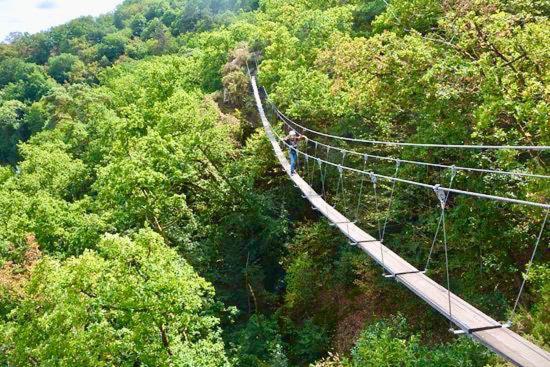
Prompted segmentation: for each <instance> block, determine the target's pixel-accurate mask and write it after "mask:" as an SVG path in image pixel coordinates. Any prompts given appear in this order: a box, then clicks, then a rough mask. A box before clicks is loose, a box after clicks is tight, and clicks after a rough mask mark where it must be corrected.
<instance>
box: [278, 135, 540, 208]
mask: <svg viewBox="0 0 550 367" xmlns="http://www.w3.org/2000/svg"><path fill="white" fill-rule="evenodd" d="M278 138H279V139H280V137H278ZM285 144H286V143H285ZM297 152H298V154H302V155H305V154H307V153H304V152H302V151H300V150H297ZM310 157H311V156H310ZM319 159H320V158H319ZM322 161H323V163H325V164H327V165H331V166H338V164H337V163H333V162H330V161H328V160H322ZM342 168H343V169H345V170H348V171H352V172H357V173H365V174H370V173H371V172H364V171H362V170H359V169H356V168H352V167H347V166H342ZM373 174H374V175H375V176H376V177H378V178H380V179H384V180H387V181H392V180H395V181H398V182H402V183H406V184H409V185H414V186H419V187H424V188H428V189H433V188H434V187H435V185H430V184H426V183H423V182H418V181H412V180H407V179H403V178H393V177H389V176H385V175H381V174H378V173H373ZM440 189H441V190H443V191H446V192H452V193H455V194H462V195H466V196H470V197H477V198H482V199H489V200H495V201H500V202H506V203H513V204H521V205H528V206H534V207H538V208H544V209H549V208H550V205H549V204H542V203H537V202H533V201H527V200H520V199H513V198H508V197H502V196H496V195H488V194H482V193H479V192H473V191H465V190H458V189H452V188H448V187H440Z"/></svg>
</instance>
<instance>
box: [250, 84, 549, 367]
mask: <svg viewBox="0 0 550 367" xmlns="http://www.w3.org/2000/svg"><path fill="white" fill-rule="evenodd" d="M251 81H252V88H253V91H254V97H255V99H256V105H257V107H258V112H259V114H260V118H261V120H262V124H263V126H264V129H265V132H266V134H267V137H268V138H269V140H270V142H271V145H272V146H273V151H274V152H275V155H276V156H277V158H278V159H279V161H280V163H281V165H282V166H283V168H284V170H285V171H286V172H287V174H289V176H290V178H291V180H292V181H293V182H294V184H295V185H296V186H297V187H298V188H299V189H300V190H301V191H302V192H303V193H304V196H305V197H306V198H307V199H308V200H309V201H310V202H311V204H312V205H313V207H314V208H315V209H317V210H318V211H319V212H320V213H321V214H323V215H324V216H325V217H326V218H327V219H328V220H329V221H330V222H331V223H332V224H334V225H335V226H337V227H338V228H339V229H340V231H341V232H342V233H343V234H344V235H345V236H346V237H348V239H349V240H350V241H352V242H354V243H356V244H357V246H358V247H359V248H361V249H362V250H363V251H364V252H366V253H367V254H368V255H369V256H370V257H371V258H373V259H374V261H376V262H377V263H378V264H380V265H381V266H383V267H384V269H385V270H386V271H387V272H388V273H390V274H395V279H396V280H397V281H398V282H400V283H402V284H403V285H405V286H406V287H407V288H409V289H410V290H411V291H412V292H413V293H415V294H416V295H417V296H419V297H420V298H422V299H423V300H424V301H426V302H427V303H428V304H429V305H430V306H432V307H433V308H435V309H436V310H437V311H438V312H439V313H441V314H442V315H443V316H445V317H446V318H448V319H450V318H452V321H453V323H455V324H456V325H457V326H458V327H460V329H462V330H463V331H464V332H465V333H466V334H467V335H469V336H471V337H472V338H474V339H476V340H478V341H479V342H481V343H483V344H484V345H486V346H487V347H489V348H490V349H492V350H493V351H494V352H496V353H498V354H499V355H501V356H503V357H504V358H506V359H508V360H509V361H511V362H512V363H514V364H515V365H517V366H524V367H550V353H548V352H546V351H544V350H543V349H542V348H540V347H538V346H536V345H535V344H533V343H531V342H529V341H528V340H526V339H524V338H522V337H521V336H519V335H518V334H516V333H514V332H513V331H511V330H509V329H508V328H505V327H499V326H500V323H499V322H497V321H496V320H494V319H492V318H491V317H489V316H488V315H486V314H484V313H483V312H481V311H480V310H478V309H476V308H475V307H474V306H472V305H470V304H469V303H468V302H466V301H464V300H463V299H461V298H460V297H458V296H456V295H455V294H452V293H451V307H450V308H451V310H450V311H451V312H449V300H448V293H447V289H446V288H444V287H442V286H441V285H439V284H437V283H436V282H434V281H433V280H432V279H430V278H429V277H427V276H426V275H424V274H423V273H421V272H420V271H419V270H418V269H416V268H415V267H414V266H413V265H411V264H410V263H408V262H407V261H406V260H404V259H402V258H401V257H399V256H398V255H397V254H396V253H394V252H393V251H392V250H390V249H389V248H387V247H386V246H384V245H383V244H382V243H381V242H379V241H377V240H376V239H375V238H374V237H372V236H370V235H369V234H368V233H366V232H365V231H363V230H362V229H361V228H359V227H357V226H356V225H355V224H353V223H352V222H350V220H349V219H347V218H346V217H345V216H344V215H342V214H341V213H340V212H338V211H337V210H336V209H335V208H333V207H332V206H330V204H328V203H327V202H326V201H325V200H323V198H322V197H321V196H320V195H319V194H318V193H317V192H315V191H314V190H313V189H312V188H311V187H310V186H309V185H308V184H307V182H305V181H304V180H303V179H302V178H301V177H300V176H299V175H298V174H294V175H290V165H289V163H288V160H287V159H286V157H285V154H284V152H283V150H282V149H281V147H280V146H279V144H278V142H277V139H276V137H275V135H274V134H273V131H272V129H271V125H270V124H269V121H268V120H267V118H266V116H265V112H264V109H263V106H262V102H261V99H260V95H259V92H258V87H257V85H256V79H255V77H252V78H251ZM382 254H383V255H382ZM400 273H401V274H400ZM494 327H497V328H494ZM480 328H481V329H482V330H478V331H476V330H475V329H480ZM484 328H490V329H484ZM483 329H484V330H483Z"/></svg>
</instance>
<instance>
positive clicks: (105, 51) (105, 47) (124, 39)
mask: <svg viewBox="0 0 550 367" xmlns="http://www.w3.org/2000/svg"><path fill="white" fill-rule="evenodd" d="M128 40H129V38H128V36H127V35H126V34H125V33H124V32H118V33H113V34H109V35H107V36H105V37H104V38H103V40H102V41H101V43H100V44H99V47H98V50H97V51H98V56H99V57H106V58H107V59H108V60H109V61H114V60H115V59H117V58H118V57H119V56H120V55H122V54H123V53H124V49H125V47H126V44H127V43H128Z"/></svg>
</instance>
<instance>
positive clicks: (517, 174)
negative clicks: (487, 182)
mask: <svg viewBox="0 0 550 367" xmlns="http://www.w3.org/2000/svg"><path fill="white" fill-rule="evenodd" d="M279 118H280V119H281V121H282V122H283V123H284V124H285V125H287V126H288V127H290V128H293V127H292V125H291V124H289V123H288V122H287V121H286V120H285V119H284V118H282V117H279ZM306 138H307V140H308V141H310V142H312V143H315V144H316V145H321V146H324V147H330V148H332V149H334V150H338V151H341V152H346V153H347V154H351V155H357V156H364V157H369V158H374V159H379V160H386V161H392V162H401V163H407V164H414V165H418V166H426V167H437V168H445V169H449V168H450V169H456V170H457V171H470V172H481V173H494V174H500V175H510V176H521V177H533V178H543V179H550V176H549V175H540V174H535V173H524V172H510V171H502V170H494V169H488V168H474V167H461V166H454V165H452V166H449V165H446V164H441V163H429V162H422V161H414V160H408V159H401V158H393V157H386V156H380V155H375V154H369V153H361V152H357V151H354V150H349V149H345V148H340V147H336V146H333V145H329V144H325V143H323V142H320V141H318V140H314V139H311V138H309V137H308V136H306Z"/></svg>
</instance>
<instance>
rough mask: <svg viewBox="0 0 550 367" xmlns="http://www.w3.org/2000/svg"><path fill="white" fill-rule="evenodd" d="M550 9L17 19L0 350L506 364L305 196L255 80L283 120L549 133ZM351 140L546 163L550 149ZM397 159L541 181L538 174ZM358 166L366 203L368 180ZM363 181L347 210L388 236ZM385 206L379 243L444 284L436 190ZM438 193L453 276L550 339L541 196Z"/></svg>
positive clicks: (3, 151) (1, 256)
mask: <svg viewBox="0 0 550 367" xmlns="http://www.w3.org/2000/svg"><path fill="white" fill-rule="evenodd" d="M548 14H550V8H549V6H548V4H547V2H545V1H523V0H477V1H465V0H443V1H436V0H416V1H406V0H392V1H389V2H386V1H384V0H370V1H369V0H365V1H363V0H350V1H319V0H299V1H283V0H259V1H258V0H185V1H170V0H126V1H124V2H123V3H122V4H121V5H119V6H118V7H117V8H116V9H115V10H114V11H113V12H112V13H109V14H105V15H102V16H100V17H96V18H94V17H81V18H78V19H75V20H72V21H70V22H68V23H66V24H63V25H60V26H56V27H53V28H51V29H49V30H46V31H43V32H40V33H37V34H12V35H11V36H10V38H9V40H8V41H9V42H5V43H3V44H0V164H1V166H0V212H1V213H2V214H1V215H0V365H6V366H29V365H34V366H104V365H117V366H119V365H120V366H175V365H177V366H242V367H254V366H257V367H264V366H280V367H283V366H316V367H329V366H340V367H343V366H345V367H351V366H358V367H359V366H381V365H384V366H434V367H435V366H457V365H461V366H472V367H474V366H475V367H487V366H491V367H502V366H505V365H506V363H507V362H505V361H503V360H502V359H500V358H499V357H497V356H496V355H495V354H493V353H492V352H490V351H488V350H487V349H486V348H485V347H483V346H481V345H479V344H477V343H475V342H473V341H470V340H469V339H466V338H456V337H453V336H452V335H450V333H448V331H447V329H448V324H447V322H446V320H445V319H444V318H443V317H441V316H440V315H439V314H438V313H437V312H435V311H433V310H431V309H430V307H429V306H428V305H426V304H424V303H423V302H422V301H421V300H417V299H416V298H415V297H414V296H413V295H412V294H411V293H409V292H408V291H406V290H405V289H404V288H402V287H401V286H399V284H396V283H394V282H392V281H390V280H387V279H385V278H383V277H381V276H380V273H381V270H380V268H379V267H378V266H377V265H376V264H374V263H373V262H372V261H370V260H369V259H368V258H367V257H366V256H365V255H364V254H363V253H361V251H359V250H357V249H356V248H354V247H351V246H349V245H348V243H347V241H346V240H345V238H344V237H343V236H341V235H340V234H339V232H338V231H337V230H336V229H334V228H333V227H331V226H329V225H328V223H327V222H326V221H324V220H322V218H320V216H319V215H318V213H316V212H314V211H313V210H312V209H311V207H310V206H309V205H308V202H307V201H306V200H303V199H302V197H301V196H300V194H299V192H298V191H297V190H296V189H295V188H294V187H293V186H292V184H291V182H290V181H289V180H287V179H286V177H285V175H284V174H283V170H282V168H281V167H280V166H278V164H277V162H276V160H275V158H274V156H273V154H272V150H271V146H270V144H269V142H268V141H267V139H266V137H265V135H264V132H263V129H262V127H261V124H260V123H259V118H258V115H257V112H256V107H255V103H254V100H253V97H252V96H251V94H250V84H249V77H248V73H249V72H250V71H252V72H253V73H257V75H258V79H259V83H260V84H261V85H262V86H263V87H265V90H266V91H267V92H268V95H269V98H268V101H269V102H271V103H273V104H274V105H276V106H277V107H278V108H279V109H281V110H282V111H284V112H285V114H287V115H288V116H289V117H290V118H292V119H294V120H296V121H299V122H300V123H303V124H305V125H306V126H308V127H309V128H311V129H315V130H320V131H324V132H328V133H331V134H335V135H340V136H346V137H354V138H358V139H376V140H387V141H406V142H421V143H443V144H488V145H541V146H542V145H544V146H548V145H550V124H549V123H548V121H549V119H548V116H549V100H550V96H549V88H548V82H549V76H550V67H549V64H548V60H550V51H549V49H548V47H547V40H548V39H550V23H549V19H548ZM266 108H269V107H268V105H266ZM268 115H269V118H270V119H271V121H272V122H273V123H274V124H275V122H276V115H275V114H273V113H272V111H271V110H269V109H268ZM277 129H278V131H279V132H282V130H281V129H280V127H277ZM304 144H305V145H304V146H305V149H310V151H312V149H314V147H313V145H311V144H307V143H304ZM341 148H349V149H359V150H361V152H362V153H371V154H378V155H382V156H385V157H399V158H400V159H414V160H421V161H425V162H430V163H439V164H445V165H449V166H451V165H456V166H464V167H472V168H484V169H495V170H504V171H513V172H519V173H532V174H538V175H547V173H548V169H547V164H548V158H549V157H548V153H547V151H535V152H526V151H516V150H499V151H496V152H495V151H483V150H482V151H479V150H476V151H465V150H460V151H457V150H447V149H424V148H405V149H402V148H395V147H382V148H381V147H357V146H352V145H351V144H347V145H342V146H341ZM315 149H317V148H316V147H315ZM331 154H334V155H331ZM331 154H329V153H328V152H327V159H332V160H334V162H340V159H343V158H342V157H341V156H340V155H337V154H336V153H331ZM349 162H350V163H349V164H356V165H357V167H358V168H364V169H367V170H370V171H374V172H377V173H379V174H386V175H393V174H394V171H395V169H396V168H395V165H394V164H393V163H392V162H387V163H377V164H375V163H373V162H371V161H369V162H366V161H365V162H364V166H362V164H363V162H355V163H354V162H353V161H349ZM300 170H301V171H300V174H303V175H304V176H307V175H314V174H315V169H314V170H313V173H311V171H310V167H309V166H307V167H306V166H305V162H301V166H300ZM395 172H397V171H395ZM317 174H318V173H317ZM399 174H400V177H402V178H406V179H410V180H416V181H420V182H429V183H440V184H448V183H449V181H450V182H452V184H453V185H454V187H456V188H459V189H462V190H469V191H475V192H483V193H488V194H492V195H499V196H506V197H513V198H516V199H521V200H529V201H535V202H543V203H544V202H547V200H548V194H549V193H550V186H549V185H548V180H547V179H541V178H536V177H535V178H533V177H520V176H517V175H508V176H503V175H498V174H483V173H477V172H473V173H472V172H466V171H460V172H458V173H457V174H456V177H455V176H453V174H454V173H453V172H450V171H449V170H441V169H431V168H430V169H425V167H423V168H422V167H421V168H418V167H416V166H411V165H403V166H401V167H400V168H399ZM330 175H333V176H330ZM334 175H336V173H335V172H332V173H330V172H329V179H330V178H331V177H332V178H335V177H336V176H334ZM451 177H452V179H451ZM347 179H348V180H350V181H346V182H348V183H349V186H347V187H344V188H343V189H342V191H343V193H344V194H345V193H353V194H354V195H357V192H356V191H357V185H359V183H360V182H361V181H360V179H359V178H357V177H355V178H354V177H351V176H348V177H347ZM354 180H355V181H354ZM330 182H332V183H330V184H331V185H333V187H332V188H331V187H327V190H328V191H330V190H332V194H329V195H331V197H330V198H331V200H334V202H335V203H336V205H337V207H338V208H342V207H344V205H346V204H345V203H344V202H343V201H342V196H338V195H337V193H336V194H334V192H335V191H336V180H332V181H330ZM353 185H355V186H353ZM360 195H361V199H360V202H359V203H362V205H363V206H360V205H359V204H355V203H354V208H355V205H357V210H355V211H353V213H352V214H353V215H355V216H356V220H357V223H358V225H360V226H361V227H362V228H364V229H365V230H366V231H368V232H369V233H371V234H373V235H376V231H377V230H376V225H377V222H380V221H383V220H384V219H385V218H384V215H385V213H377V212H376V211H374V210H373V208H374V205H375V200H378V198H375V197H374V195H373V193H372V192H371V191H369V190H364V191H361V192H360ZM391 200H393V204H392V211H391V216H390V217H389V219H388V221H387V222H388V228H389V229H388V233H387V236H386V238H385V242H384V243H385V244H386V245H387V246H388V247H390V248H391V249H392V250H393V251H395V252H396V253H398V254H399V255H400V256H402V257H403V258H405V259H406V260H408V261H410V262H411V263H413V264H415V266H423V264H424V263H425V261H426V258H427V257H428V256H429V255H431V256H433V259H432V265H431V267H430V269H429V272H428V274H429V275H430V276H431V277H432V278H433V279H435V280H436V281H438V282H441V283H443V281H444V279H445V278H444V277H445V267H444V265H445V261H444V251H443V248H442V246H440V244H439V243H438V244H437V246H436V247H435V248H434V251H433V254H432V252H431V244H432V243H431V240H432V237H433V233H434V232H435V231H436V228H437V226H438V218H439V216H438V215H439V212H438V201H437V198H436V196H435V195H433V193H430V195H428V194H426V193H425V192H422V191H421V190H420V189H416V188H413V187H409V186H402V187H398V188H397V189H396V190H395V195H394V196H392V197H391ZM389 201H390V188H389V187H381V197H380V205H381V206H382V207H384V208H385V207H386V206H387V205H388V203H389ZM338 205H340V206H338ZM348 206H351V205H349V204H348ZM359 209H363V210H361V211H360V210H359ZM446 210H447V218H448V227H447V234H448V245H449V254H450V262H449V268H450V274H451V276H452V284H451V286H452V289H453V291H454V292H455V293H457V294H458V295H460V296H461V297H463V298H464V299H466V300H467V301H468V302H471V303H472V304H474V305H475V306H476V307H478V308H480V309H481V310H483V311H484V312H487V313H488V314H490V315H491V316H492V317H493V318H495V319H498V320H505V319H508V318H512V321H513V326H512V328H513V330H514V331H516V332H518V333H520V334H521V335H522V336H523V337H525V338H527V339H529V340H531V341H533V342H534V343H535V344H537V345H538V346H540V347H542V348H545V349H546V350H548V349H549V348H550V321H549V320H548V312H547V311H548V309H549V307H550V301H549V300H550V266H549V263H548V260H549V259H548V251H547V243H548V239H549V237H548V232H547V230H546V231H543V232H540V233H541V240H540V244H541V248H539V251H538V252H537V253H535V257H534V262H533V266H532V267H531V269H530V270H529V272H528V273H527V271H526V264H527V263H528V261H529V259H530V256H531V253H532V250H533V246H534V244H535V242H536V239H537V236H538V235H539V230H540V225H541V222H542V221H543V219H544V214H545V213H544V212H543V211H541V210H540V209H537V208H535V209H532V208H527V207H522V206H518V205H507V204H502V203H495V202H491V201H480V200H475V199H472V198H467V197H463V196H458V195H457V196H454V195H453V196H451V197H450V198H449V202H448V207H447V209H446ZM350 213H351V211H350ZM352 214H350V215H352ZM523 279H526V288H525V291H524V292H523V295H522V298H521V300H520V307H519V308H518V309H517V310H516V311H517V312H515V313H513V312H512V310H513V307H514V301H515V297H516V296H517V293H518V289H519V287H520V285H521V283H522V281H523Z"/></svg>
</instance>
